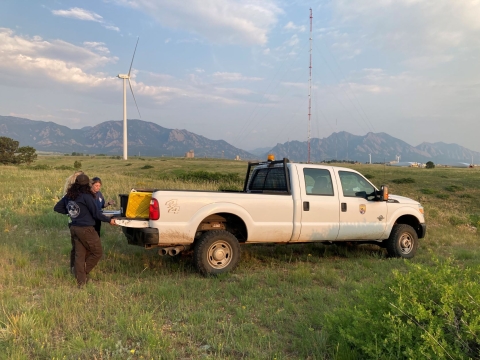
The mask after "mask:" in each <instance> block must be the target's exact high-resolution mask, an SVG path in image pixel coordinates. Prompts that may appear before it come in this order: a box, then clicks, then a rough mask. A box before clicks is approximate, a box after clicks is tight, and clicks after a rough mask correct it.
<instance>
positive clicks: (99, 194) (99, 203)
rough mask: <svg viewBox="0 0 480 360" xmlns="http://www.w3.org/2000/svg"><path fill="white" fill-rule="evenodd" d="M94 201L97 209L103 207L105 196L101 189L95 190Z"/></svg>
mask: <svg viewBox="0 0 480 360" xmlns="http://www.w3.org/2000/svg"><path fill="white" fill-rule="evenodd" d="M95 202H96V204H97V207H98V209H99V210H102V209H103V208H104V207H105V198H104V197H103V194H102V192H101V191H97V192H96V194H95Z"/></svg>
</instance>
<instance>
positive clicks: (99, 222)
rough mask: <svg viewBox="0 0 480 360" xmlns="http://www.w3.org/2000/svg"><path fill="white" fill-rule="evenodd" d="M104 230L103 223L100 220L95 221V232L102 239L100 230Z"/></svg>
mask: <svg viewBox="0 0 480 360" xmlns="http://www.w3.org/2000/svg"><path fill="white" fill-rule="evenodd" d="M101 228H102V222H101V221H100V220H95V231H96V232H97V234H98V237H100V229H101Z"/></svg>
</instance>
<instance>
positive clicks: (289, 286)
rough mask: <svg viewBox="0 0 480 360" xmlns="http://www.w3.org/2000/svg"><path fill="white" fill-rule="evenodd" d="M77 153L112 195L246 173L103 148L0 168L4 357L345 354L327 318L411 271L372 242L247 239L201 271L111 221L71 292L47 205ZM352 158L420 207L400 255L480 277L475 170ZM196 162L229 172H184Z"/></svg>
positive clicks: (63, 244) (208, 185) (61, 228)
mask: <svg viewBox="0 0 480 360" xmlns="http://www.w3.org/2000/svg"><path fill="white" fill-rule="evenodd" d="M75 160H77V161H80V162H81V163H82V170H84V171H85V172H86V173H87V174H88V175H89V176H91V177H93V176H99V177H100V178H101V179H102V181H103V188H102V192H103V194H104V195H105V198H106V199H107V200H108V199H115V200H116V201H117V204H118V202H119V199H118V197H117V194H121V193H128V192H129V190H130V189H131V188H132V187H136V188H142V187H143V188H164V189H207V190H217V189H219V188H222V187H223V188H225V187H228V188H238V189H240V188H241V186H242V181H243V178H244V173H245V171H246V163H245V162H239V161H229V160H208V159H188V160H187V159H172V158H133V159H129V160H128V161H123V160H119V159H112V158H108V157H99V156H97V157H96V158H90V157H71V156H65V157H63V156H59V157H55V156H44V157H40V158H39V159H38V161H36V162H35V164H33V165H32V166H31V167H29V168H27V167H14V166H0V179H1V180H2V181H1V183H2V185H3V186H2V188H1V189H0V202H1V205H0V234H1V236H0V254H1V256H0V305H1V308H0V358H5V359H241V358H248V359H348V358H352V359H353V358H355V357H354V354H355V352H354V350H355V349H353V350H352V349H350V350H349V349H345V347H344V345H343V344H342V343H341V341H339V340H338V339H335V338H334V337H332V334H331V332H329V331H328V328H327V327H326V326H325V324H326V322H327V317H328V316H329V314H331V313H333V312H335V311H336V312H338V311H342V307H353V306H354V305H355V302H354V301H355V299H356V294H358V293H359V292H361V291H362V290H363V289H367V288H371V287H374V286H382V284H384V283H386V282H387V281H388V280H389V279H391V278H392V276H393V274H394V272H395V271H399V272H406V271H408V269H409V266H408V263H407V262H405V261H403V260H400V259H389V258H387V257H386V254H385V252H384V250H382V249H380V248H378V247H376V246H359V247H340V246H334V245H331V246H326V245H320V244H318V245H312V244H309V245H292V246H281V245H278V246H258V245H255V246H244V247H243V248H242V258H241V261H240V264H239V266H238V268H237V269H236V270H235V271H234V272H232V273H230V274H226V275H223V276H220V277H217V278H205V277H202V276H200V275H199V274H198V273H197V272H196V270H195V269H194V267H193V263H192V259H191V257H190V256H180V257H174V258H172V257H160V256H159V255H158V253H157V251H155V250H144V249H143V248H140V247H135V246H130V245H128V244H127V242H126V239H125V237H124V236H123V234H122V232H121V229H120V228H118V227H112V226H109V225H107V224H104V225H103V228H102V232H103V234H102V242H103V247H104V257H103V259H102V260H101V261H100V263H99V265H98V266H97V267H96V268H95V269H94V270H93V272H92V276H93V278H94V280H95V281H94V282H93V283H89V284H87V286H86V287H85V288H84V289H77V287H76V286H75V279H74V278H73V277H72V275H71V274H70V272H69V269H68V264H69V260H68V256H69V251H70V236H69V232H68V227H67V219H66V217H64V216H62V215H59V214H57V213H54V212H53V205H54V204H55V203H56V201H58V199H59V197H61V196H62V190H63V185H64V182H65V179H66V178H67V176H69V175H70V174H71V173H73V163H74V161H75ZM351 167H352V168H355V169H356V170H359V171H360V172H362V173H363V174H365V175H366V176H367V177H369V178H370V179H371V181H372V182H373V183H374V184H376V185H377V186H379V185H381V184H388V185H389V188H390V193H394V194H398V195H403V196H407V197H411V198H413V199H416V200H419V201H420V202H422V204H423V205H424V207H425V214H426V221H427V236H426V238H425V239H422V240H421V242H420V247H419V249H418V252H417V255H416V257H415V258H414V259H413V260H411V261H410V262H409V263H413V264H419V265H422V266H424V267H426V268H431V269H435V267H437V266H438V260H439V259H440V260H443V259H451V261H452V264H454V265H455V266H458V267H460V268H462V269H467V268H471V269H476V271H477V275H478V269H480V245H479V240H480V239H479V232H478V231H477V228H478V227H479V226H480V187H479V179H480V169H476V168H475V169H445V168H436V169H429V170H427V169H415V168H394V167H384V166H381V165H352V166H351ZM198 171H207V172H218V173H222V174H238V178H235V175H231V176H230V177H229V178H228V179H229V180H228V181H227V182H226V183H225V181H220V182H208V181H201V179H200V177H192V176H188V175H189V174H190V175H191V174H192V173H195V172H197V174H198ZM186 179H187V180H186ZM477 301H479V299H477ZM479 302H480V301H479ZM412 326H416V325H415V324H413V325H412ZM477 340H478V338H477ZM419 341H421V340H420V339H419ZM477 343H478V344H480V341H477ZM421 357H422V356H419V358H421Z"/></svg>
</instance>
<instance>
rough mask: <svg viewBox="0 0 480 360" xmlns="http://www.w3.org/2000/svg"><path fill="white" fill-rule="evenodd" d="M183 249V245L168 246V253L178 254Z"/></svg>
mask: <svg viewBox="0 0 480 360" xmlns="http://www.w3.org/2000/svg"><path fill="white" fill-rule="evenodd" d="M183 250H185V246H175V247H171V248H168V255H170V256H175V255H178V254H180V253H181V252H182V251H183Z"/></svg>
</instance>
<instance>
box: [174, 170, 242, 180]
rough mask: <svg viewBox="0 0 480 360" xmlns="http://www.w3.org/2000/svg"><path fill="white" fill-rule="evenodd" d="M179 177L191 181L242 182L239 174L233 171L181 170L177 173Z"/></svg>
mask: <svg viewBox="0 0 480 360" xmlns="http://www.w3.org/2000/svg"><path fill="white" fill-rule="evenodd" d="M177 178H178V179H179V180H182V181H191V182H213V183H218V182H233V183H238V182H241V179H240V177H239V175H238V174H232V173H227V174H225V173H219V172H208V171H203V170H199V171H192V172H181V173H178V174H177Z"/></svg>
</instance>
